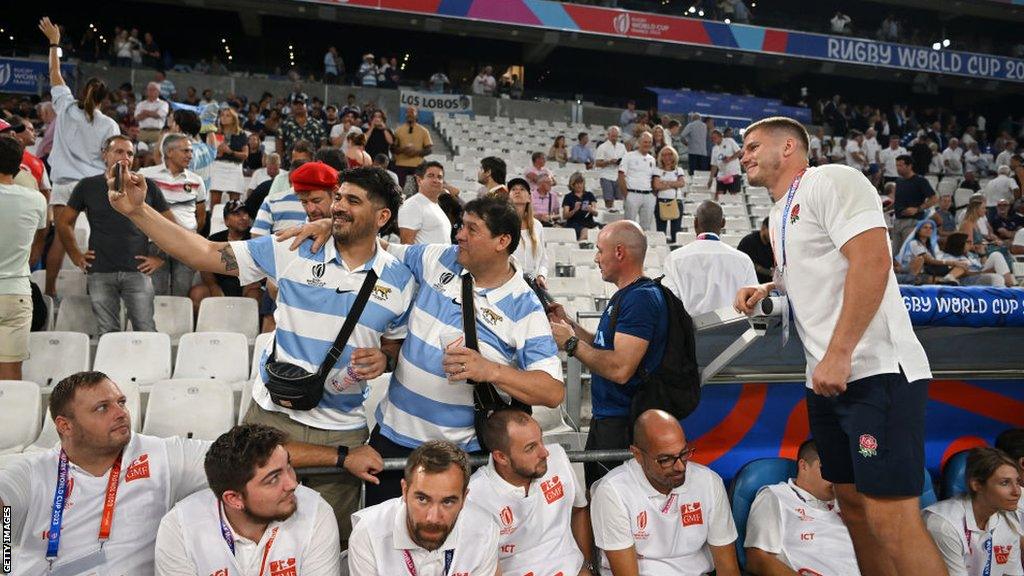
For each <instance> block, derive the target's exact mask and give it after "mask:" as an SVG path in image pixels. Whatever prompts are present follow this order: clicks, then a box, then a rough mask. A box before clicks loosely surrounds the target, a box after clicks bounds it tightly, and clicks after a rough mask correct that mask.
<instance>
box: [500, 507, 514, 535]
mask: <svg viewBox="0 0 1024 576" xmlns="http://www.w3.org/2000/svg"><path fill="white" fill-rule="evenodd" d="M498 518H499V519H500V520H501V535H502V536H508V535H509V534H511V533H513V532H515V531H516V527H515V522H516V518H515V516H514V515H513V514H512V507H511V506H505V507H504V508H502V509H501V512H499V513H498Z"/></svg>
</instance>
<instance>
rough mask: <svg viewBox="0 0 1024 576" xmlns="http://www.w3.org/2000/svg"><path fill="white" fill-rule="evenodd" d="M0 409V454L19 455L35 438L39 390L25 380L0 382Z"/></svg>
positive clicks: (40, 400)
mask: <svg viewBox="0 0 1024 576" xmlns="http://www.w3.org/2000/svg"><path fill="white" fill-rule="evenodd" d="M0 406H3V414H4V416H3V425H2V426H0V454H12V453H15V452H21V451H22V450H24V449H25V447H26V446H28V445H29V444H31V443H32V441H33V440H35V437H36V436H37V435H39V421H40V420H39V415H40V410H41V409H42V396H41V395H40V394H39V386H37V385H36V384H35V383H34V382H29V381H27V380H0Z"/></svg>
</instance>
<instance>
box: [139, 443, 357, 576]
mask: <svg viewBox="0 0 1024 576" xmlns="http://www.w3.org/2000/svg"><path fill="white" fill-rule="evenodd" d="M286 438H287V435H286V434H285V433H284V432H282V431H280V430H278V429H277V428H272V427H270V426H264V425H262V424H246V425H244V426H236V427H235V428H233V429H231V430H229V431H228V432H225V433H224V434H221V436H220V437H219V438H217V440H216V441H214V443H213V445H211V446H210V449H209V450H208V451H207V453H206V460H205V468H206V479H207V481H208V482H209V484H210V487H209V488H207V489H205V490H200V491H199V492H196V493H195V494H192V495H191V496H189V497H188V498H185V499H184V500H182V501H181V502H179V503H178V504H177V505H176V506H175V507H174V509H172V510H171V511H170V512H168V513H167V515H165V516H164V518H163V520H161V522H160V529H159V531H158V532H157V535H156V573H157V574H159V575H160V576H208V575H209V574H222V573H223V574H231V575H232V576H259V575H261V574H282V573H286V570H287V569H289V568H290V569H292V570H294V572H291V573H293V574H302V575H303V576H336V575H337V574H338V572H339V571H340V570H341V560H340V557H339V554H338V547H339V544H338V523H337V522H336V521H335V519H334V510H333V509H332V508H331V506H330V505H329V504H328V503H327V502H326V501H325V500H324V499H323V498H322V497H321V496H320V495H319V494H317V493H316V491H314V490H312V489H310V488H307V487H305V486H302V485H300V484H299V483H298V481H297V480H296V478H295V469H294V468H292V465H291V458H290V457H289V455H288V450H287V449H286V448H285V447H284V441H285V439H286Z"/></svg>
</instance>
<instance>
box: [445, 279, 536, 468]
mask: <svg viewBox="0 0 1024 576" xmlns="http://www.w3.org/2000/svg"><path fill="white" fill-rule="evenodd" d="M462 330H463V332H464V333H465V335H466V348H469V349H470V350H476V351H477V352H479V351H480V347H479V345H478V344H477V339H476V306H474V304H473V279H472V278H471V277H470V275H469V274H463V275H462ZM468 382H469V383H470V384H472V385H473V430H474V431H475V432H476V440H477V442H479V443H480V449H481V450H484V451H487V452H489V451H490V450H488V448H487V446H486V445H485V443H484V436H483V434H482V433H481V431H482V430H483V425H484V423H485V422H487V419H488V418H489V417H490V416H491V414H494V413H495V412H497V411H499V410H509V409H516V410H522V411H523V412H526V413H527V414H532V413H533V409H532V408H531V407H530V405H529V404H525V403H523V402H520V401H519V400H516V399H515V398H512V399H511V402H506V401H505V399H504V398H502V397H501V395H500V394H498V390H497V389H495V388H494V385H493V384H491V383H490V382H475V381H473V380H468ZM510 398H511V397H510Z"/></svg>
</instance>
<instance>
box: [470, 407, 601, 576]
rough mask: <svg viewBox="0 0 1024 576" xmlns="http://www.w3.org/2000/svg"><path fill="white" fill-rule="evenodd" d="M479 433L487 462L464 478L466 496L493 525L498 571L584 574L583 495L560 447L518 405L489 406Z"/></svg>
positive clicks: (588, 551) (588, 549)
mask: <svg viewBox="0 0 1024 576" xmlns="http://www.w3.org/2000/svg"><path fill="white" fill-rule="evenodd" d="M482 432H483V437H484V443H485V444H486V445H487V447H488V448H489V449H490V450H491V460H490V462H488V463H487V465H486V466H483V467H481V468H479V469H477V471H476V472H475V473H474V474H473V477H472V478H471V479H470V481H469V501H470V502H472V503H475V504H477V505H479V506H480V507H481V508H483V509H484V510H486V511H487V512H489V513H490V515H491V517H492V518H493V520H494V521H495V523H497V524H498V526H499V541H498V545H499V550H500V552H499V557H498V562H499V565H500V566H501V573H502V574H504V575H505V576H522V575H524V574H534V575H535V576H555V575H556V574H564V575H568V576H573V575H576V576H591V574H593V570H594V567H593V565H592V564H591V560H590V559H591V558H592V557H593V554H592V546H591V540H592V538H593V536H592V534H591V529H590V513H589V511H588V509H587V495H586V492H585V488H584V486H583V485H582V482H580V481H579V479H578V478H577V477H576V475H575V474H574V473H573V469H572V464H571V463H570V462H569V458H568V456H566V454H565V450H564V449H563V448H562V447H561V446H559V445H558V444H551V445H545V444H544V440H543V437H542V435H541V429H540V425H538V424H537V422H536V421H535V420H534V419H533V418H531V417H530V415H529V414H527V413H525V412H522V411H519V410H501V411H498V412H495V413H494V414H493V415H492V416H491V417H490V418H488V419H487V423H486V424H485V425H484V426H483V430H482ZM581 550H582V552H581Z"/></svg>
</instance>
